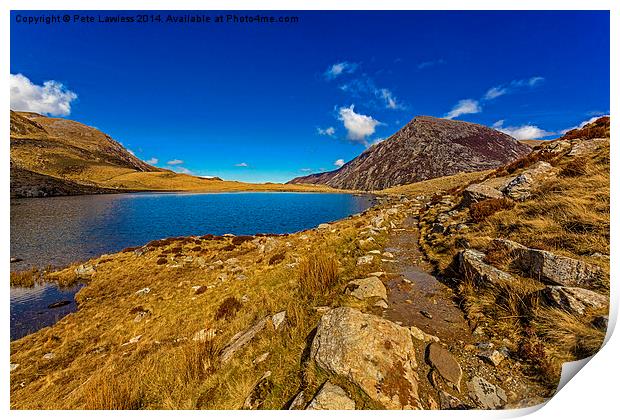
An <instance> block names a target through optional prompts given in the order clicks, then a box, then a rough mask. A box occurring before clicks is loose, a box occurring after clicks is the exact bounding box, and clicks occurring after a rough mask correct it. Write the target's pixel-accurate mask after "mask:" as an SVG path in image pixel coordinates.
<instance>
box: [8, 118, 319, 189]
mask: <svg viewBox="0 0 620 420" xmlns="http://www.w3.org/2000/svg"><path fill="white" fill-rule="evenodd" d="M157 190H159V191H249V190H252V191H254V190H265V191H275V190H282V191H317V190H327V188H326V187H323V186H321V187H310V186H302V185H299V186H291V185H282V184H248V183H243V182H234V181H222V180H221V179H220V178H215V177H214V178H201V177H198V176H192V175H187V174H179V173H175V172H173V171H169V170H166V169H161V168H157V167H154V166H151V165H149V164H147V163H145V162H143V161H142V160H140V159H138V158H137V157H135V156H134V155H133V154H132V153H130V152H129V151H128V150H127V149H125V148H124V147H123V146H122V145H121V144H120V143H119V142H117V141H116V140H114V139H112V138H111V137H110V136H108V135H107V134H105V133H103V132H101V131H99V130H98V129H96V128H94V127H89V126H87V125H84V124H81V123H79V122H76V121H71V120H67V119H63V118H49V117H44V116H42V115H39V114H35V113H31V112H14V111H11V196H12V197H46V196H56V195H76V194H94V193H111V192H122V191H157Z"/></svg>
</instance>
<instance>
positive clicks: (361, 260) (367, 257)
mask: <svg viewBox="0 0 620 420" xmlns="http://www.w3.org/2000/svg"><path fill="white" fill-rule="evenodd" d="M373 259H374V256H373V255H364V256H362V257H359V258H358V259H357V265H366V264H372V261H373Z"/></svg>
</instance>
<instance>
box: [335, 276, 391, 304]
mask: <svg viewBox="0 0 620 420" xmlns="http://www.w3.org/2000/svg"><path fill="white" fill-rule="evenodd" d="M344 292H345V293H346V294H347V295H350V296H353V297H355V298H357V299H359V300H365V299H373V300H383V301H387V290H386V289H385V286H384V285H383V282H382V281H381V280H379V277H374V276H373V277H366V278H365V279H356V280H351V281H350V282H349V283H348V284H347V286H346V287H345V289H344Z"/></svg>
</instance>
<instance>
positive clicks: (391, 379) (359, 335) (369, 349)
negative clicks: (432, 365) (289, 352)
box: [310, 307, 421, 409]
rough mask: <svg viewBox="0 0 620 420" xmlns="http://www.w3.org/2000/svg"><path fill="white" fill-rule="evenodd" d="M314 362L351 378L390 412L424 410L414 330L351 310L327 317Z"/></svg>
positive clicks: (313, 349)
mask: <svg viewBox="0 0 620 420" xmlns="http://www.w3.org/2000/svg"><path fill="white" fill-rule="evenodd" d="M310 354H311V358H312V360H314V362H315V363H316V364H317V365H318V366H319V367H320V368H321V369H323V370H325V371H327V372H330V373H331V374H334V375H340V376H342V377H344V378H347V379H348V380H349V381H350V382H352V383H353V384H355V385H357V386H358V387H360V388H361V389H362V390H363V391H364V392H365V393H366V394H367V395H368V396H369V397H370V398H371V399H373V400H375V401H377V402H379V403H381V404H382V405H383V406H384V407H385V408H388V409H419V408H421V405H420V401H419V398H418V380H417V376H416V372H415V369H416V367H417V364H416V357H415V349H414V347H413V341H412V340H411V335H410V333H409V330H408V329H406V328H403V327H400V326H398V325H396V324H394V323H393V322H390V321H388V320H385V319H383V318H380V317H378V316H375V315H369V314H364V313H362V312H360V311H358V310H356V309H352V308H345V307H342V308H335V309H332V310H330V311H329V312H327V313H325V314H324V315H323V316H322V318H321V320H320V322H319V325H318V327H317V332H316V335H315V337H314V340H313V342H312V347H311V351H310Z"/></svg>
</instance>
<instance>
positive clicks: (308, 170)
mask: <svg viewBox="0 0 620 420" xmlns="http://www.w3.org/2000/svg"><path fill="white" fill-rule="evenodd" d="M300 171H302V172H312V168H301V169H300Z"/></svg>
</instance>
